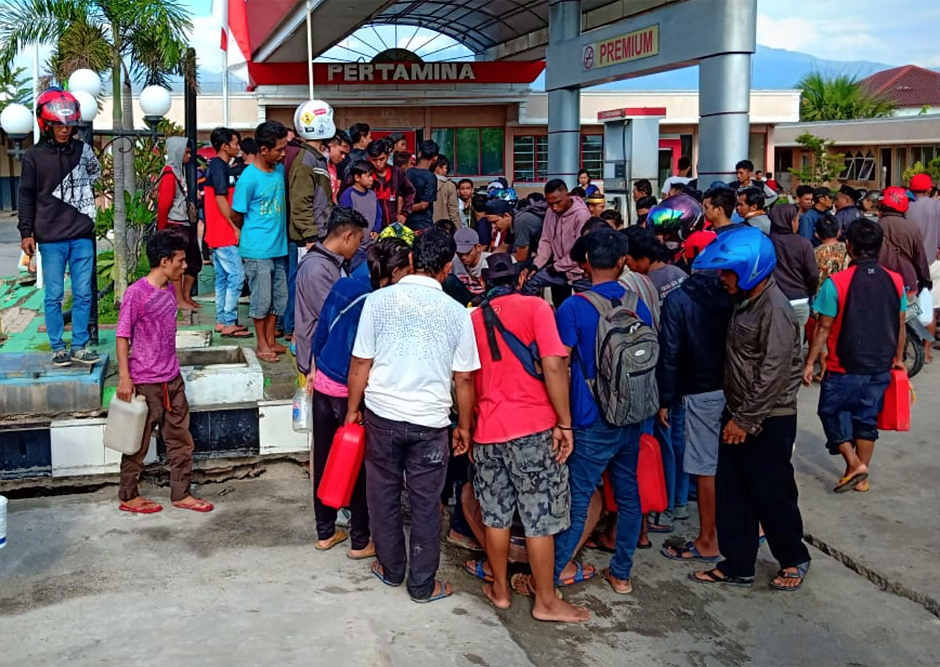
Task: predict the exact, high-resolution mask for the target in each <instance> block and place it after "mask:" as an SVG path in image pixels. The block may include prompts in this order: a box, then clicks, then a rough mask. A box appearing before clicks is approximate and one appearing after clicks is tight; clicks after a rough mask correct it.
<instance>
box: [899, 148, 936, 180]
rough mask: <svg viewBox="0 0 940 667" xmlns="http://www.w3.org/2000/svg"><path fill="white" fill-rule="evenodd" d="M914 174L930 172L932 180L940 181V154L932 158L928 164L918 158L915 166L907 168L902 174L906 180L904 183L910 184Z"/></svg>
mask: <svg viewBox="0 0 940 667" xmlns="http://www.w3.org/2000/svg"><path fill="white" fill-rule="evenodd" d="M914 174H928V175H929V176H930V180H931V181H933V182H934V183H940V155H938V156H937V157H935V158H933V159H932V160H930V161H929V162H928V163H927V164H924V163H923V162H921V161H920V160H918V161H917V162H915V163H914V166H913V167H908V168H907V169H905V170H904V173H903V174H902V175H901V178H902V179H903V180H904V185H910V182H911V179H912V178H914Z"/></svg>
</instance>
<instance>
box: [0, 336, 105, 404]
mask: <svg viewBox="0 0 940 667" xmlns="http://www.w3.org/2000/svg"><path fill="white" fill-rule="evenodd" d="M107 367H108V355H107V354H102V355H101V360H100V361H99V362H98V363H97V364H95V365H94V366H81V365H78V364H75V365H73V366H71V367H69V368H56V367H54V366H53V365H52V358H51V355H49V354H48V353H43V352H21V353H4V354H0V417H2V418H3V419H11V418H12V419H16V418H21V417H29V418H37V417H48V418H52V417H55V416H57V415H62V414H69V415H74V414H76V413H79V414H81V413H85V414H89V415H97V414H98V413H99V412H100V411H101V390H102V388H103V387H104V377H105V373H106V371H107Z"/></svg>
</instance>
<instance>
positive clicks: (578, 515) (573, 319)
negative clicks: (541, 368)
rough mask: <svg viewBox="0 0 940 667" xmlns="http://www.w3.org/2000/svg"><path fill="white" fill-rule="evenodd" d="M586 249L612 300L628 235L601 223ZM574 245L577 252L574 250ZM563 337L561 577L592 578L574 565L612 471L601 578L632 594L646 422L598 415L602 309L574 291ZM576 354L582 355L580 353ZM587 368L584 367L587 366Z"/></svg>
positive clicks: (561, 319)
mask: <svg viewBox="0 0 940 667" xmlns="http://www.w3.org/2000/svg"><path fill="white" fill-rule="evenodd" d="M579 241H581V242H582V243H583V245H584V246H585V249H586V250H587V258H586V259H587V265H586V268H587V272H588V273H589V274H590V276H591V283H592V285H593V286H592V287H591V289H592V290H593V291H594V292H597V293H598V294H600V295H602V296H604V297H605V298H607V299H611V300H614V299H621V298H623V296H624V294H625V293H626V288H625V287H624V286H623V285H622V284H621V283H620V282H618V278H619V277H620V274H621V273H622V272H623V267H624V264H625V263H626V255H627V244H626V239H625V237H624V236H623V235H622V234H618V233H617V232H615V231H613V230H610V229H599V230H597V231H595V232H591V233H590V234H588V235H587V236H585V237H583V239H579ZM575 250H577V248H576V249H574V250H573V251H572V255H574V254H575ZM637 315H638V316H639V317H640V319H641V320H643V321H644V322H645V323H646V324H648V325H649V326H652V325H653V316H652V314H651V313H650V310H649V308H648V307H647V305H646V304H645V303H643V301H642V300H640V301H639V302H638V305H637ZM556 319H557V321H558V333H559V334H561V341H562V342H563V343H564V344H565V347H567V348H568V351H569V353H570V355H571V357H569V358H572V359H573V360H572V362H571V416H572V427H573V428H574V441H575V447H574V452H573V453H572V454H571V457H570V458H569V459H568V474H569V479H570V482H571V526H570V527H569V528H568V529H567V530H566V531H565V532H563V533H560V534H558V535H556V536H555V578H556V580H557V581H558V582H560V583H563V584H569V583H577V582H578V581H583V580H585V579H590V578H592V577H593V576H594V570H593V568H590V566H587V567H588V568H590V569H586V568H585V567H584V566H583V565H582V564H573V563H569V561H570V560H571V558H572V557H573V556H574V554H575V553H576V552H577V550H578V547H579V546H580V542H581V534H582V532H583V531H584V524H585V522H586V521H587V514H588V505H589V504H590V502H591V496H592V495H593V493H594V489H595V488H596V487H597V483H598V482H599V481H600V479H601V475H602V474H603V473H604V471H605V470H608V471H609V473H610V478H611V482H612V484H613V487H614V494H615V499H616V501H617V508H618V510H619V516H618V522H617V542H616V547H615V553H614V556H613V558H612V559H611V561H610V567H609V568H607V569H605V570H604V571H603V573H602V574H603V576H604V578H605V579H607V580H608V582H609V583H610V586H611V588H613V590H614V592H615V593H621V594H626V593H629V592H630V591H631V590H632V589H633V586H632V584H631V582H630V571H631V569H632V567H633V553H634V551H635V550H636V544H637V539H638V537H639V535H640V523H641V519H642V515H641V513H640V493H639V487H638V486H637V479H636V467H637V459H638V457H639V451H640V435H641V434H642V433H643V426H644V424H642V423H638V424H630V425H628V426H610V425H609V424H607V422H605V421H604V419H603V418H602V417H601V416H600V415H601V413H600V411H599V410H598V406H597V402H596V400H595V398H594V394H593V393H592V392H591V389H590V387H589V386H588V384H587V382H586V381H585V374H586V375H587V377H588V378H589V379H590V378H593V377H594V376H595V373H596V364H595V339H596V337H597V325H598V322H599V320H600V315H599V314H598V312H597V310H596V309H595V308H594V306H593V305H592V304H591V302H590V301H588V300H587V299H586V298H583V297H580V296H578V295H575V296H574V297H572V298H570V299H566V300H565V302H564V303H563V304H562V305H561V307H559V308H558V313H557V315H556ZM575 356H577V359H575V358H574V357H575ZM582 369H583V370H582Z"/></svg>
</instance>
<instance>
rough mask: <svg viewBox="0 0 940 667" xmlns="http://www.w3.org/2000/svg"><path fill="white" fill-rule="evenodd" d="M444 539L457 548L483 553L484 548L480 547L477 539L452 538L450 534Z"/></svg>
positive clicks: (462, 536) (461, 536)
mask: <svg viewBox="0 0 940 667" xmlns="http://www.w3.org/2000/svg"><path fill="white" fill-rule="evenodd" d="M458 535H459V533H458ZM444 539H445V540H446V541H447V543H448V544H453V545H454V546H455V547H460V548H461V549H467V550H468V551H483V547H481V546H480V543H479V542H477V541H476V539H474V538H472V537H467V536H466V535H460V536H459V537H451V535H450V534H449V533H448V535H447V537H445V538H444Z"/></svg>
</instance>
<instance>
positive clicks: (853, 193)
mask: <svg viewBox="0 0 940 667" xmlns="http://www.w3.org/2000/svg"><path fill="white" fill-rule="evenodd" d="M839 192H840V193H842V194H844V195H845V196H846V197H848V198H849V199H851V200H852V201H854V202H857V201H858V200H859V199H861V198H862V193H861V192H859V191H858V190H856V189H855V188H853V187H852V186H851V185H845V184H844V183H843V184H842V186H841V187H840V188H839Z"/></svg>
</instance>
